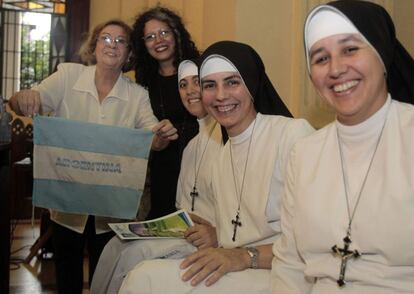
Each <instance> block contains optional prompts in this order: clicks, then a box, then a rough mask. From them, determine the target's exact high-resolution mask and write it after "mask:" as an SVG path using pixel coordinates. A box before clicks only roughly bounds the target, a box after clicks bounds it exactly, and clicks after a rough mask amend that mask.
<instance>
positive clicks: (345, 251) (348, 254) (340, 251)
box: [332, 235, 361, 287]
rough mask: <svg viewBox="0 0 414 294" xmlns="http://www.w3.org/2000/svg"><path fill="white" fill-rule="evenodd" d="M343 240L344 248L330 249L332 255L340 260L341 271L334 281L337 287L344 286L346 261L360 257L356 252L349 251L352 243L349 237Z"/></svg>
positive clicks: (334, 247)
mask: <svg viewBox="0 0 414 294" xmlns="http://www.w3.org/2000/svg"><path fill="white" fill-rule="evenodd" d="M343 240H344V248H339V247H338V246H336V245H335V246H333V247H332V251H333V253H334V255H336V256H338V257H340V258H341V269H340V272H339V279H338V280H336V282H337V283H338V286H339V287H343V286H345V270H346V263H347V262H348V259H351V258H358V257H360V256H361V254H360V253H359V252H358V250H349V246H350V245H351V243H352V241H351V238H350V236H349V235H347V236H346V237H345V238H344V239H343Z"/></svg>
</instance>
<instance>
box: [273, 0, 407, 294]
mask: <svg viewBox="0 0 414 294" xmlns="http://www.w3.org/2000/svg"><path fill="white" fill-rule="evenodd" d="M304 29H305V31H304V39H305V50H306V52H305V53H306V59H307V63H308V69H309V75H310V78H311V80H312V82H313V84H314V86H315V88H316V90H317V91H318V93H319V94H320V96H322V98H323V99H324V100H325V101H326V102H327V103H328V104H329V105H330V106H331V107H332V108H333V110H334V111H335V112H336V120H335V121H334V122H332V123H331V124H329V125H327V126H326V127H324V128H323V129H321V130H319V131H318V132H316V133H315V134H313V135H312V136H309V137H308V138H305V139H303V140H301V141H299V142H298V143H297V144H296V145H295V147H294V148H293V150H292V153H291V156H290V159H289V164H288V171H287V181H286V188H285V197H284V199H283V206H282V237H281V238H280V239H279V240H278V241H277V242H276V243H275V244H274V248H273V251H274V255H275V258H274V261H273V265H272V293H284V294H289V293H292V294H293V293H295V294H296V293H318V294H319V293H329V294H334V293H364V294H374V293H375V294H386V293H414V279H413V277H414V251H413V248H414V234H413V232H414V165H413V163H414V107H413V106H412V105H411V104H412V103H413V102H414V99H413V98H414V61H413V59H412V57H411V56H410V55H409V54H408V53H407V51H406V50H405V49H404V47H403V46H402V45H401V43H400V42H399V41H398V40H397V39H396V36H395V30H394V25H393V22H392V20H391V18H390V16H389V15H388V13H387V12H386V11H385V9H384V8H382V7H381V6H378V5H377V4H373V3H370V2H365V1H337V2H331V3H329V4H328V5H321V6H318V7H316V8H315V9H314V10H312V11H311V12H310V14H309V15H308V17H307V19H306V22H305V28H304ZM401 101H403V102H401Z"/></svg>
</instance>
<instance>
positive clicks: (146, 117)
mask: <svg viewBox="0 0 414 294" xmlns="http://www.w3.org/2000/svg"><path fill="white" fill-rule="evenodd" d="M135 86H137V87H136V88H135V87H134V88H135V89H134V90H136V91H137V92H138V93H136V95H138V99H139V105H138V107H139V109H138V114H137V117H136V119H135V128H137V129H139V128H145V129H149V130H151V129H152V128H153V127H154V126H155V125H156V124H157V123H158V119H157V118H156V117H155V115H154V113H153V111H152V107H151V102H150V100H149V95H148V91H147V90H145V89H144V88H143V87H141V86H139V85H135Z"/></svg>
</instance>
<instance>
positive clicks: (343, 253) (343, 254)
mask: <svg viewBox="0 0 414 294" xmlns="http://www.w3.org/2000/svg"><path fill="white" fill-rule="evenodd" d="M386 121H387V120H386V119H385V120H384V123H383V125H382V128H381V131H380V134H379V136H378V140H377V142H376V144H375V149H374V152H373V153H372V157H371V160H370V162H369V165H368V169H367V172H366V173H365V176H364V179H363V181H362V185H361V188H360V190H359V193H358V197H357V199H356V202H355V205H354V209H353V210H352V211H351V209H350V207H349V206H350V204H349V196H348V185H347V181H346V179H347V177H346V173H345V169H344V159H343V152H342V145H341V140H340V138H339V132H338V128H337V129H336V136H337V140H338V146H339V155H340V158H341V169H342V180H343V183H344V188H345V198H346V208H347V211H348V219H349V221H348V228H347V231H346V236H345V237H344V238H343V241H344V247H343V248H339V247H338V246H337V245H334V246H332V247H331V249H332V252H333V253H334V255H335V256H338V257H340V258H341V267H340V271H339V278H338V280H337V281H336V282H337V283H338V286H339V287H344V286H345V284H346V282H345V271H346V264H347V262H348V259H351V258H358V257H360V256H361V253H360V252H359V251H358V250H356V249H355V250H350V249H349V247H350V245H351V243H352V240H351V226H352V221H353V220H354V216H355V212H356V210H357V208H358V205H359V200H360V199H361V195H362V192H363V190H364V187H365V183H366V181H367V178H368V175H369V172H370V170H371V166H372V163H373V162H374V158H375V154H376V153H377V149H378V146H379V143H380V141H381V138H382V134H383V132H384V128H385V123H386Z"/></svg>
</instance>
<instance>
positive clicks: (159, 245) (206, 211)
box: [90, 116, 223, 294]
mask: <svg viewBox="0 0 414 294" xmlns="http://www.w3.org/2000/svg"><path fill="white" fill-rule="evenodd" d="M199 126H200V127H199V133H198V134H197V136H195V137H194V138H193V139H192V140H191V141H190V142H189V143H188V145H187V147H186V148H185V149H184V152H183V158H182V161H181V171H180V175H179V182H178V185H177V208H183V209H186V210H187V211H188V212H192V213H194V214H197V215H198V216H200V217H202V218H204V219H206V220H208V221H209V222H211V223H212V224H213V225H214V221H215V214H214V199H213V197H212V191H211V168H212V165H213V162H214V160H216V158H217V154H218V152H219V149H220V148H221V147H222V145H223V144H222V138H221V128H220V125H219V124H218V123H216V121H215V120H214V119H213V118H212V117H210V116H207V117H205V118H203V119H201V120H199ZM210 135H211V136H210ZM204 149H205V152H204ZM203 152H204V155H203V158H202V161H201V166H200V169H199V173H198V177H197V190H198V193H199V196H198V197H197V198H196V200H195V205H194V211H191V205H192V199H191V196H190V192H191V191H192V189H193V186H194V176H195V169H198V167H199V165H200V159H201V155H202V154H203ZM196 157H197V158H196ZM195 250H196V247H194V246H193V245H191V244H189V243H188V242H187V241H186V240H185V239H151V240H135V241H123V240H121V239H119V238H118V237H117V236H115V237H114V238H112V239H111V240H110V241H109V242H108V244H107V245H106V246H105V248H104V250H103V252H102V254H101V257H100V258H99V262H98V265H97V267H96V270H95V274H94V277H93V280H92V285H91V290H90V293H91V294H98V293H101V294H104V293H118V290H119V288H120V287H121V284H122V281H123V279H124V278H125V276H126V275H127V273H128V272H129V271H130V270H131V269H132V268H134V266H135V265H137V264H138V263H139V262H140V261H142V260H146V259H152V258H182V257H185V256H187V255H188V254H190V253H192V252H194V251H195Z"/></svg>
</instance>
